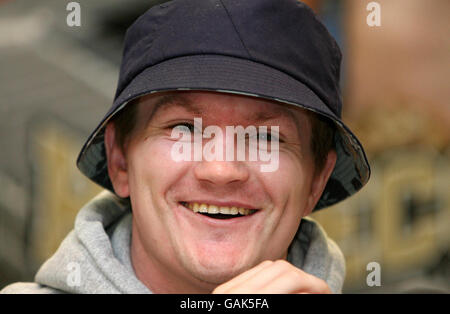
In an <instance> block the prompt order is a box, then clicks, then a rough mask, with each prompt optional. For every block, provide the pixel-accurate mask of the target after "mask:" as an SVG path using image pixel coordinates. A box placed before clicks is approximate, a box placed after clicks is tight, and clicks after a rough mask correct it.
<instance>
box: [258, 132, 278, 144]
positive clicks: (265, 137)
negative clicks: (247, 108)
mask: <svg viewBox="0 0 450 314" xmlns="http://www.w3.org/2000/svg"><path fill="white" fill-rule="evenodd" d="M258 140H262V141H266V142H270V141H279V138H278V137H277V136H276V135H274V134H272V133H270V132H260V133H258Z"/></svg>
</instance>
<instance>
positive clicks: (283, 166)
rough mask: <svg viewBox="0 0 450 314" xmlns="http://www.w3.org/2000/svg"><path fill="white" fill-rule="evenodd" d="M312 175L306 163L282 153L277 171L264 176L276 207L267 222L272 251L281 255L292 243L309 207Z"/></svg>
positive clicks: (265, 183)
mask: <svg viewBox="0 0 450 314" xmlns="http://www.w3.org/2000/svg"><path fill="white" fill-rule="evenodd" d="M311 176H312V170H311V169H310V167H309V165H308V164H307V163H304V162H302V160H300V159H299V158H297V157H296V156H295V157H294V156H293V155H292V154H283V153H281V154H280V164H279V168H278V170H277V171H275V172H273V173H271V174H270V173H266V174H264V178H263V181H264V185H265V186H266V189H267V191H268V193H269V194H270V196H271V199H272V201H273V205H275V208H274V211H273V212H272V213H271V215H270V218H269V219H268V221H269V224H272V227H271V228H270V229H271V231H270V239H271V240H270V245H269V247H270V249H269V251H272V252H278V253H279V254H281V253H282V252H283V251H284V250H285V249H287V245H289V244H290V242H291V241H292V239H293V237H294V235H295V233H296V232H297V229H298V226H299V223H300V220H301V218H302V217H303V213H304V211H305V208H306V205H307V200H308V196H309V194H310V190H311V182H312V181H311Z"/></svg>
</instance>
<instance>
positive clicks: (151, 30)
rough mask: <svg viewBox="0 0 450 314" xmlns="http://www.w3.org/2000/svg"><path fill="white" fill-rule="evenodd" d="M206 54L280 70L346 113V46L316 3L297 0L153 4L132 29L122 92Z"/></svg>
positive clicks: (177, 0) (203, 0)
mask: <svg viewBox="0 0 450 314" xmlns="http://www.w3.org/2000/svg"><path fill="white" fill-rule="evenodd" d="M299 21H302V22H301V23H299ZM205 54H209V55H225V56H232V57H237V58H243V59H248V60H252V61H255V62H258V63H262V64H265V65H267V66H270V67H273V68H275V69H277V70H280V71H282V72H284V73H286V74H288V75H290V76H292V77H293V78H295V79H296V80H298V81H300V82H302V83H304V84H305V85H307V86H308V87H309V88H310V89H311V90H312V91H313V92H314V93H315V94H316V95H317V96H318V97H319V98H320V99H322V101H323V102H324V103H325V104H326V105H327V106H328V107H329V109H330V110H331V111H332V112H334V113H335V114H336V115H337V116H339V117H340V116H341V110H342V102H341V94H340V89H339V74H340V63H341V52H340V49H339V47H338V46H337V44H336V42H335V41H334V39H333V38H332V36H331V35H330V34H329V33H328V31H327V29H326V28H325V27H324V26H323V24H322V23H321V22H320V21H319V20H318V19H317V18H316V16H315V14H314V13H313V12H312V10H311V9H310V8H309V7H307V6H306V5H305V4H303V3H301V2H299V1H297V0H252V1H242V0H174V1H170V2H167V3H164V4H161V5H157V6H154V7H152V8H151V9H149V10H148V11H147V12H146V13H145V14H143V15H142V16H141V17H140V18H138V19H137V20H136V21H135V23H134V24H133V25H132V26H131V27H130V28H129V29H128V31H127V33H126V36H125V45H124V51H123V59H122V65H121V69H120V76H119V83H118V88H117V92H116V96H115V98H117V97H118V96H119V95H120V94H121V92H122V91H123V90H124V89H125V87H126V86H127V85H128V84H129V83H130V82H131V81H132V79H133V78H134V77H136V75H137V74H139V73H140V72H142V71H143V70H144V69H146V68H148V67H151V66H153V65H155V64H158V63H159V62H162V61H165V60H169V59H172V58H177V57H182V56H188V55H205Z"/></svg>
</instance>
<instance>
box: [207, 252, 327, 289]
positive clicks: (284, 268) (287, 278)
mask: <svg viewBox="0 0 450 314" xmlns="http://www.w3.org/2000/svg"><path fill="white" fill-rule="evenodd" d="M212 293H214V294H277V293H331V291H330V288H329V287H328V285H327V283H326V282H325V281H323V280H322V279H320V278H317V277H315V276H313V275H310V274H308V273H305V272H304V271H302V270H301V269H299V268H297V267H295V266H294V265H292V264H290V263H289V262H287V261H285V260H277V261H264V262H262V263H261V264H259V265H257V266H255V267H253V268H251V269H249V270H247V271H245V272H243V273H242V274H240V275H238V276H236V277H234V278H233V279H231V280H229V281H227V282H225V283H223V284H221V285H220V286H218V287H216V289H214V291H213V292H212Z"/></svg>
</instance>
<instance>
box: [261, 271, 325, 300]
mask: <svg viewBox="0 0 450 314" xmlns="http://www.w3.org/2000/svg"><path fill="white" fill-rule="evenodd" d="M258 293H263V294H273V293H283V294H287V293H309V294H311V293H314V294H318V293H320V294H328V293H331V291H330V289H329V287H328V285H327V283H326V282H325V281H323V280H322V279H320V278H317V277H315V276H313V275H310V274H307V273H305V272H303V271H301V270H298V271H290V272H284V273H283V274H282V275H281V276H278V277H276V278H275V279H274V280H273V281H271V282H270V283H269V284H266V285H264V286H262V288H261V289H260V290H259V292H258Z"/></svg>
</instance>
